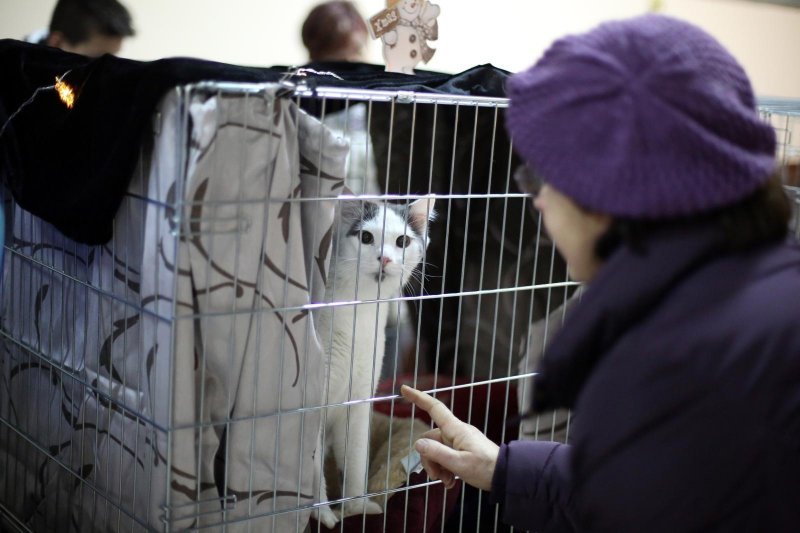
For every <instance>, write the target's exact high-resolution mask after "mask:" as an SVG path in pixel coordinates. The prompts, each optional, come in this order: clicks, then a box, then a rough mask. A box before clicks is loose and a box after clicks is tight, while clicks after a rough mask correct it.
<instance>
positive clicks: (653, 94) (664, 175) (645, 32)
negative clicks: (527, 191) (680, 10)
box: [506, 15, 775, 219]
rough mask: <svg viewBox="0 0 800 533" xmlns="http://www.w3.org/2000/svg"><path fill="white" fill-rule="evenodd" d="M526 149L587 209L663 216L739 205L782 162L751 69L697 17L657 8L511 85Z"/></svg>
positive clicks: (551, 56) (601, 29)
mask: <svg viewBox="0 0 800 533" xmlns="http://www.w3.org/2000/svg"><path fill="white" fill-rule="evenodd" d="M507 89H508V95H509V97H510V104H509V108H508V113H507V116H506V124H507V128H508V130H509V133H510V134H511V138H512V140H513V142H514V147H515V150H516V151H517V153H518V154H520V156H521V157H522V158H523V159H525V160H526V162H527V163H528V164H529V165H530V166H531V168H532V169H533V170H534V171H535V172H536V173H537V174H538V175H540V176H541V177H542V178H543V179H544V180H545V181H546V182H547V183H549V184H551V185H552V186H553V187H555V188H556V189H558V190H559V191H561V192H562V193H564V194H566V195H567V196H569V197H570V198H572V199H573V200H574V201H575V202H576V203H578V204H579V205H581V206H583V207H584V208H587V209H590V210H593V211H597V212H600V213H605V214H609V215H612V216H618V217H626V218H636V219H661V218H672V217H679V216H685V215H691V214H696V213H701V212H704V211H709V210H713V209H715V208H719V207H723V206H726V205H730V204H733V203H736V202H737V201H739V200H742V199H744V198H745V197H747V196H748V195H749V194H750V193H752V192H754V191H755V190H756V189H757V188H758V187H759V186H760V185H761V184H763V183H764V182H766V180H767V179H768V177H769V176H770V174H771V173H772V172H773V170H774V168H775V155H774V154H775V133H774V131H773V130H772V128H771V127H770V126H769V125H767V124H766V123H765V122H763V121H762V120H761V119H760V117H759V115H758V112H757V110H756V103H755V97H754V96H753V90H752V87H751V86H750V81H749V80H748V78H747V75H746V74H745V72H744V70H743V69H742V67H741V66H740V65H739V63H738V62H737V61H736V60H735V59H734V58H733V56H731V55H730V53H728V51H727V50H725V48H723V47H722V45H720V44H719V43H718V42H717V41H716V40H715V39H714V38H713V37H711V36H710V35H708V34H707V33H705V32H704V31H703V30H701V29H699V28H697V27H696V26H693V25H691V24H689V23H686V22H683V21H680V20H677V19H674V18H670V17H665V16H660V15H645V16H641V17H636V18H632V19H627V20H621V21H615V22H609V23H605V24H602V25H601V26H598V27H597V28H595V29H594V30H592V31H590V32H588V33H584V34H581V35H574V36H568V37H565V38H563V39H559V40H557V41H556V42H555V43H553V44H552V45H551V46H550V48H549V49H548V50H547V52H545V54H544V56H542V58H541V59H540V60H539V61H538V62H537V63H536V64H535V65H534V66H533V67H531V68H530V69H528V70H526V71H523V72H520V73H518V74H515V75H514V76H512V77H511V78H510V79H509V80H508V84H507Z"/></svg>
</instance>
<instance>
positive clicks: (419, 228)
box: [408, 195, 436, 235]
mask: <svg viewBox="0 0 800 533" xmlns="http://www.w3.org/2000/svg"><path fill="white" fill-rule="evenodd" d="M435 202H436V197H435V196H433V195H430V196H426V197H424V198H420V199H419V200H415V201H413V202H411V203H410V204H409V205H408V223H409V225H410V226H411V227H412V228H414V230H415V231H416V232H417V233H419V234H420V235H427V234H428V222H431V221H433V220H434V219H435V218H436V211H434V210H433V205H434V203H435Z"/></svg>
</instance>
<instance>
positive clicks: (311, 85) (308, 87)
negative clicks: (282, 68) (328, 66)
mask: <svg viewBox="0 0 800 533" xmlns="http://www.w3.org/2000/svg"><path fill="white" fill-rule="evenodd" d="M309 74H314V75H315V76H331V77H333V78H336V79H337V80H340V81H344V78H342V77H341V76H339V75H338V74H336V73H335V72H331V71H330V70H315V69H313V68H308V67H295V66H292V67H289V68H288V69H287V70H286V72H285V73H284V74H283V76H282V77H281V79H280V80H278V83H279V84H281V85H283V86H284V87H285V88H287V89H291V90H292V91H294V92H305V91H311V92H312V93H313V92H314V90H315V88H316V80H315V79H314V78H309ZM293 78H300V79H299V81H297V82H295V81H294V80H293Z"/></svg>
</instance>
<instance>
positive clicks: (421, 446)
mask: <svg viewBox="0 0 800 533" xmlns="http://www.w3.org/2000/svg"><path fill="white" fill-rule="evenodd" d="M414 447H415V448H416V449H417V451H418V452H419V453H425V450H427V449H428V439H419V440H418V441H417V443H416V444H415V445H414Z"/></svg>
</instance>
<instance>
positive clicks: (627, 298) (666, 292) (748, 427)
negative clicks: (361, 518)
mask: <svg viewBox="0 0 800 533" xmlns="http://www.w3.org/2000/svg"><path fill="white" fill-rule="evenodd" d="M539 370H540V372H541V374H540V375H539V376H537V378H536V385H535V389H534V390H535V393H534V405H533V407H534V409H536V410H545V409H550V408H553V407H559V406H563V407H570V408H574V410H575V411H574V412H575V415H576V416H575V418H574V431H573V433H572V445H560V444H555V443H550V442H532V441H526V442H522V441H517V442H512V443H511V444H509V445H507V446H506V445H504V446H503V447H502V448H501V450H500V457H499V459H498V463H497V467H496V470H495V475H494V480H493V486H492V498H493V499H494V500H495V501H497V502H499V503H501V504H502V513H503V518H504V520H505V521H506V522H507V523H509V524H512V525H514V526H516V527H519V528H522V529H528V530H532V531H609V532H626V531H631V532H648V533H652V532H660V531H664V532H673V533H674V532H683V531H698V532H700V531H702V532H706V531H769V532H782V531H792V532H797V531H800V247H798V245H797V244H796V243H794V242H787V243H780V244H770V245H765V246H761V247H759V248H757V249H752V250H750V251H747V252H741V253H729V252H725V251H723V248H722V246H721V244H720V239H719V237H717V236H716V234H714V233H713V232H711V231H710V230H705V229H704V230H701V231H697V232H692V233H686V232H673V233H671V234H662V235H661V236H660V237H659V238H658V239H656V240H655V242H654V243H652V245H651V246H650V247H649V248H648V253H647V254H646V255H644V256H642V255H637V254H634V253H632V252H631V251H630V250H627V249H622V250H620V251H618V252H617V253H615V254H614V255H613V256H612V257H611V258H610V259H609V262H608V263H607V264H606V265H605V266H604V267H603V268H602V269H601V271H600V273H599V274H598V276H597V278H596V279H595V280H594V281H593V283H592V285H591V287H590V288H589V290H587V291H586V294H585V295H584V296H583V299H582V300H581V302H580V304H579V305H577V306H576V307H575V309H574V311H572V312H571V314H570V315H569V316H568V317H567V321H566V323H565V324H564V328H563V330H562V334H560V335H559V336H558V337H557V338H555V339H554V342H553V344H552V345H551V346H550V347H549V349H548V351H547V353H546V354H545V357H544V359H543V361H542V365H541V367H540V369H539Z"/></svg>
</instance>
